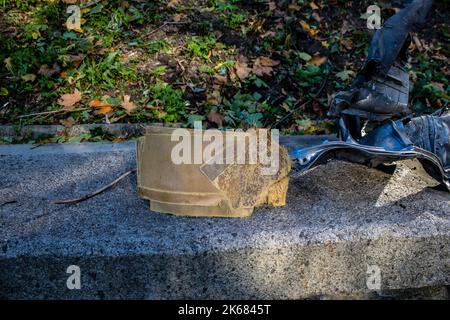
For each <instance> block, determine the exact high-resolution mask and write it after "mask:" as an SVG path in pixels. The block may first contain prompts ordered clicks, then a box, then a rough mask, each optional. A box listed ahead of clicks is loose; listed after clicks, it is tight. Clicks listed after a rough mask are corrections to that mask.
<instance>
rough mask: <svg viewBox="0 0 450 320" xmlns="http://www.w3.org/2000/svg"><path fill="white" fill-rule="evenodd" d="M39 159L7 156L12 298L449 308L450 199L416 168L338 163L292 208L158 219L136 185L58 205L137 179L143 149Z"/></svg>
mask: <svg viewBox="0 0 450 320" xmlns="http://www.w3.org/2000/svg"><path fill="white" fill-rule="evenodd" d="M313 139H319V140H320V139H321V138H316V137H315V138H313ZM282 140H284V141H283V143H284V144H285V145H287V146H288V147H289V148H292V147H294V146H298V145H299V144H303V145H305V144H309V143H317V141H311V140H310V139H309V138H305V137H295V138H292V137H287V138H283V139H282ZM31 148H32V146H29V145H25V146H24V145H10V146H0V167H1V168H2V170H0V226H1V227H0V249H1V250H0V268H1V270H2V272H1V273H0V287H1V289H0V298H3V299H14V298H19V299H79V298H81V299H85V298H93V299H117V298H128V299H130V298H135V299H195V298H204V299H209V298H219V299H220V298H222V299H232V298H236V299H239V298H242V299H247V298H250V299H251V298H257V299H275V298H286V299H296V298H311V297H326V298H333V297H343V296H348V295H350V296H352V297H373V296H378V297H379V294H381V293H383V292H388V291H390V290H409V289H414V288H424V287H436V288H438V289H436V290H437V291H436V292H439V294H438V295H434V296H433V297H438V298H446V297H447V296H446V292H447V291H446V290H445V289H442V290H440V289H439V288H443V287H444V286H447V285H449V284H450V197H449V195H448V193H446V192H442V191H438V190H435V189H432V188H430V187H431V186H432V185H431V184H430V183H429V180H427V179H426V178H424V177H423V176H422V174H421V173H420V170H419V168H418V167H416V165H417V164H415V163H407V164H404V163H403V164H399V165H398V166H397V168H396V169H395V172H394V174H393V175H392V176H391V175H389V174H386V173H383V172H380V171H377V170H375V169H367V168H365V167H362V166H359V165H353V164H347V163H342V162H331V163H329V164H327V165H325V166H322V167H318V168H316V169H314V170H312V171H310V172H308V173H306V174H304V175H302V176H301V177H299V178H297V179H295V180H292V181H291V183H290V189H289V194H288V204H287V206H285V207H283V208H268V207H263V208H260V209H258V210H256V212H255V214H254V215H253V216H252V217H251V218H248V219H205V218H201V219H193V218H179V217H174V216H170V215H164V214H158V213H154V212H150V211H149V210H148V203H147V202H146V201H143V200H141V199H139V198H138V197H137V195H136V180H135V177H130V178H127V179H126V180H124V181H122V182H121V183H120V184H118V185H117V186H116V187H115V188H114V189H112V190H110V191H108V192H106V193H104V194H101V195H99V196H97V197H95V198H93V199H90V200H88V201H85V202H82V203H80V204H78V205H55V204H53V201H54V200H58V199H66V198H72V197H76V196H80V195H82V194H85V193H87V192H90V191H92V190H95V189H98V188H99V186H102V185H104V184H106V183H108V182H110V181H112V180H113V179H114V178H115V177H117V176H118V175H120V174H121V173H123V172H125V171H127V170H129V169H131V168H133V167H134V166H135V151H134V143H133V142H126V143H119V144H103V143H100V144H92V143H91V144H80V145H43V146H40V147H38V148H34V149H31ZM338 178H339V179H338ZM70 265H78V266H79V267H80V269H81V289H80V290H69V289H68V288H67V286H66V281H67V279H68V277H69V274H67V273H66V269H67V267H68V266H70ZM377 274H379V275H380V278H379V280H380V282H379V284H380V287H379V290H376V288H375V289H374V287H373V286H371V284H370V283H371V282H370V281H372V280H373V279H374V278H373V276H374V275H375V276H376V275H377ZM374 283H375V285H376V284H377V281H375V282H374ZM372 284H373V283H372ZM433 290H434V289H433ZM433 290H432V291H433ZM433 292H435V291H433Z"/></svg>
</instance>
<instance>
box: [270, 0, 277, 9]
mask: <svg viewBox="0 0 450 320" xmlns="http://www.w3.org/2000/svg"><path fill="white" fill-rule="evenodd" d="M269 10H270V11H275V10H277V3H276V2H275V1H269Z"/></svg>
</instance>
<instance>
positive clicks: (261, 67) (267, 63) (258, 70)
mask: <svg viewBox="0 0 450 320" xmlns="http://www.w3.org/2000/svg"><path fill="white" fill-rule="evenodd" d="M279 64H280V61H276V60H272V59H269V58H267V57H259V58H257V59H256V61H255V63H254V64H253V69H252V71H253V73H254V74H256V75H257V76H260V77H262V76H264V75H268V76H270V75H271V74H272V72H273V67H274V66H277V65H279Z"/></svg>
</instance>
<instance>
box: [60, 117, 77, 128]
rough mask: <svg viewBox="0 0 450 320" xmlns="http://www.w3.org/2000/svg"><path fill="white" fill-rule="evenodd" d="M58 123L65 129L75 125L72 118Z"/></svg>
mask: <svg viewBox="0 0 450 320" xmlns="http://www.w3.org/2000/svg"><path fill="white" fill-rule="evenodd" d="M59 123H61V124H62V125H63V126H64V127H66V128H72V127H73V125H74V124H75V120H74V119H73V118H72V117H69V118H67V119H61V120H59Z"/></svg>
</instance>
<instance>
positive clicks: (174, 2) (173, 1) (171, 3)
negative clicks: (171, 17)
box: [166, 0, 180, 9]
mask: <svg viewBox="0 0 450 320" xmlns="http://www.w3.org/2000/svg"><path fill="white" fill-rule="evenodd" d="M179 4H180V0H170V1H169V3H168V4H167V5H166V9H175V7H176V6H177V5H179Z"/></svg>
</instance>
